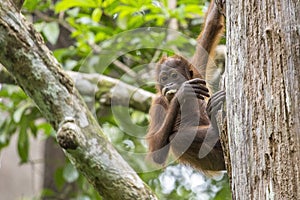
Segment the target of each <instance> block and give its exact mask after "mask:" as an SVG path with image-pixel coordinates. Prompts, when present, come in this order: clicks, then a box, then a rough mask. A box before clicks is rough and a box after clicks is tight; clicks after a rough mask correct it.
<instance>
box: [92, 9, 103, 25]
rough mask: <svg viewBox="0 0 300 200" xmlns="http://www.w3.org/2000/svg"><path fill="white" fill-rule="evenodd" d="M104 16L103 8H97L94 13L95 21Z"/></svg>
mask: <svg viewBox="0 0 300 200" xmlns="http://www.w3.org/2000/svg"><path fill="white" fill-rule="evenodd" d="M101 16H102V10H101V9H100V8H96V9H95V10H94V11H93V13H92V19H93V21H95V22H99V21H100V19H101Z"/></svg>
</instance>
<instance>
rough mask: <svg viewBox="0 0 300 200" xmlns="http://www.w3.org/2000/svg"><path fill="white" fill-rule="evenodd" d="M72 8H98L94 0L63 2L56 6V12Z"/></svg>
mask: <svg viewBox="0 0 300 200" xmlns="http://www.w3.org/2000/svg"><path fill="white" fill-rule="evenodd" d="M72 7H82V8H96V7H98V5H97V1H94V0H72V1H70V0H62V1H60V2H58V3H57V4H56V5H55V12H61V11H64V10H67V9H69V8H72Z"/></svg>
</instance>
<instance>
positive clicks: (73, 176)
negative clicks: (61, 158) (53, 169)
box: [63, 163, 79, 183]
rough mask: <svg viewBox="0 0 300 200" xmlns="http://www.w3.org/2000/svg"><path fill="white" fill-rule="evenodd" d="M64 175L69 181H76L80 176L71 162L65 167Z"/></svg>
mask: <svg viewBox="0 0 300 200" xmlns="http://www.w3.org/2000/svg"><path fill="white" fill-rule="evenodd" d="M63 177H64V179H65V180H66V181H67V182H68V183H72V182H74V181H76V180H77V179H78V177H79V173H78V171H77V169H76V168H75V167H74V166H73V165H72V164H70V163H68V164H67V166H66V167H65V168H64V171H63Z"/></svg>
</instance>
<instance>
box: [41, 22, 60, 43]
mask: <svg viewBox="0 0 300 200" xmlns="http://www.w3.org/2000/svg"><path fill="white" fill-rule="evenodd" d="M42 32H43V34H44V36H45V37H46V39H47V40H48V41H49V42H50V43H51V44H52V45H54V44H55V43H56V42H57V39H58V36H59V25H58V23H57V22H50V23H47V24H45V26H44V28H43V31H42Z"/></svg>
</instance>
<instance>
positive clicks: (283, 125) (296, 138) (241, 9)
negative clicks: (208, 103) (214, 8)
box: [226, 0, 300, 199]
mask: <svg viewBox="0 0 300 200" xmlns="http://www.w3.org/2000/svg"><path fill="white" fill-rule="evenodd" d="M227 44H228V45H227V46H228V59H227V60H228V63H227V69H226V70H227V72H226V73H227V74H226V85H227V86H226V87H227V122H228V134H229V151H230V156H231V167H232V174H231V175H232V192H233V198H234V199H300V107H299V105H300V1H299V0H269V1H264V0H263V1H257V0H248V1H239V0H231V1H227Z"/></svg>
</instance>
